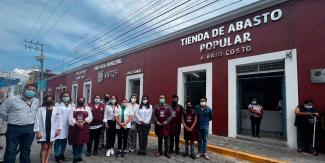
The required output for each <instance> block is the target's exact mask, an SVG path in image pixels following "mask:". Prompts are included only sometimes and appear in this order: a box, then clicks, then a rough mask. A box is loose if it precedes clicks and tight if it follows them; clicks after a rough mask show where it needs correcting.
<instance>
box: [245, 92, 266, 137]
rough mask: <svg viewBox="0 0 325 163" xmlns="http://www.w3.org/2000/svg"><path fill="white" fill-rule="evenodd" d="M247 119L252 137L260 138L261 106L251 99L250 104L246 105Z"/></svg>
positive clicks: (254, 99)
mask: <svg viewBox="0 0 325 163" xmlns="http://www.w3.org/2000/svg"><path fill="white" fill-rule="evenodd" d="M248 111H249V117H250V120H251V126H252V136H253V137H257V138H259V137H260V126H261V120H262V117H263V106H262V105H261V104H259V102H258V100H257V99H256V98H255V97H254V98H252V101H251V104H249V105H248Z"/></svg>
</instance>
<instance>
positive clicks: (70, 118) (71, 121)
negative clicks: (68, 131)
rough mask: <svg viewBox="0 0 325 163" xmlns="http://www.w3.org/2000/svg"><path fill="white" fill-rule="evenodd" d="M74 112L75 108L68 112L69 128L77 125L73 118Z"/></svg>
mask: <svg viewBox="0 0 325 163" xmlns="http://www.w3.org/2000/svg"><path fill="white" fill-rule="evenodd" d="M74 110H75V108H72V109H71V110H70V112H69V116H68V121H69V124H70V125H71V126H74V125H75V124H76V123H77V121H76V119H75V118H74V117H73V112H74Z"/></svg>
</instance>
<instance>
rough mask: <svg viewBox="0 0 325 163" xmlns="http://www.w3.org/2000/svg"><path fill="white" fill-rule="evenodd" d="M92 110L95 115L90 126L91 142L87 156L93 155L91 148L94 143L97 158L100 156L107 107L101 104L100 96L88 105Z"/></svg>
mask: <svg viewBox="0 0 325 163" xmlns="http://www.w3.org/2000/svg"><path fill="white" fill-rule="evenodd" d="M88 106H89V107H90V109H91V113H92V115H93V121H92V122H91V123H90V126H89V141H88V143H87V154H86V155H87V156H90V155H91V147H92V144H93V142H94V152H93V155H94V156H96V155H97V154H98V146H99V139H100V134H101V131H102V127H103V118H104V110H105V105H104V104H103V103H101V102H100V96H98V95H96V96H95V97H94V100H93V102H92V103H91V104H89V105H88Z"/></svg>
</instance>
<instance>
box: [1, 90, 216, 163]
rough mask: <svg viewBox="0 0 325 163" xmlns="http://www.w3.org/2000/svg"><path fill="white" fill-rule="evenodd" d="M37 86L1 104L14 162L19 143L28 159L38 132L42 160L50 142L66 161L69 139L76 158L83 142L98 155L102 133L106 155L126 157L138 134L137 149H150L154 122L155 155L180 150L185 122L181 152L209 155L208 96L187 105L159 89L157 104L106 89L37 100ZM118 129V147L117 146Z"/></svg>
mask: <svg viewBox="0 0 325 163" xmlns="http://www.w3.org/2000/svg"><path fill="white" fill-rule="evenodd" d="M36 92H37V86H35V85H33V84H28V85H26V87H25V88H24V90H23V91H22V92H21V94H20V95H19V96H15V97H12V98H9V99H7V100H6V101H5V102H4V103H3V104H2V105H1V107H0V118H2V119H4V120H5V121H7V122H8V129H7V132H6V150H5V157H4V162H6V163H14V162H15V160H16V154H17V149H18V152H20V158H19V159H20V162H24V163H29V162H30V151H31V149H30V148H31V145H32V142H33V140H34V136H35V137H36V138H37V143H39V144H40V145H41V150H40V162H42V163H48V162H49V158H50V156H51V153H52V147H53V148H54V157H55V160H56V162H63V161H64V160H65V159H66V158H65V156H64V154H65V149H66V146H67V144H68V143H69V144H70V145H72V149H73V162H80V161H83V159H82V151H83V147H84V145H85V144H86V145H87V153H86V156H89V157H90V156H91V155H93V156H96V155H98V149H99V145H100V143H101V141H102V142H103V141H104V138H106V141H105V143H106V145H105V147H106V149H107V152H106V156H107V157H110V156H112V155H115V156H116V157H125V156H126V153H128V152H134V151H135V150H137V147H136V146H137V137H138V143H139V146H138V153H137V154H138V155H147V144H148V136H149V131H150V128H151V125H152V124H154V129H155V134H156V135H157V136H158V151H157V153H155V154H154V156H156V157H159V156H160V155H165V156H166V157H168V158H170V154H171V153H176V154H180V146H179V140H180V133H181V125H183V126H184V139H185V152H184V153H183V156H184V157H186V156H188V155H190V156H191V157H192V158H193V159H195V158H196V157H204V158H205V159H209V157H208V155H207V136H208V130H209V122H210V121H211V120H212V109H211V108H210V107H208V106H207V105H206V102H207V99H206V98H205V97H202V98H200V105H198V106H195V107H194V106H193V105H192V102H191V101H186V106H185V108H184V107H183V106H182V105H180V104H178V97H177V96H176V95H174V96H172V104H171V105H168V104H167V103H166V97H165V96H164V95H160V96H159V100H158V104H157V105H154V106H153V105H151V104H150V102H149V97H148V96H143V97H142V98H141V100H140V102H139V103H138V102H137V99H138V97H137V95H132V96H131V97H130V99H129V100H128V99H122V100H121V101H120V102H119V101H118V98H117V96H114V95H112V96H111V95H110V94H108V93H106V94H105V95H104V97H103V100H102V98H101V96H99V95H95V96H94V97H93V99H92V102H91V103H86V101H85V98H84V97H78V98H77V101H76V105H74V104H73V103H72V101H71V100H72V99H71V95H70V93H69V92H63V93H62V94H61V95H60V99H59V103H55V98H54V97H53V96H52V95H47V96H45V97H44V100H43V104H42V105H41V106H39V100H38V99H37V98H35V94H36ZM104 133H106V134H105V135H106V137H105V136H104ZM116 135H117V150H115V148H114V147H115V138H116ZM101 139H102V140H101ZM194 141H198V155H195V153H194ZM163 144H164V151H163V150H162V149H163ZM18 146H19V148H18Z"/></svg>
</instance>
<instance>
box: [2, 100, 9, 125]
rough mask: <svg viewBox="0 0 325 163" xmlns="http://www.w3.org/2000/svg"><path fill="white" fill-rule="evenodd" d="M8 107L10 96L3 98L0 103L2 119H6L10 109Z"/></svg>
mask: <svg viewBox="0 0 325 163" xmlns="http://www.w3.org/2000/svg"><path fill="white" fill-rule="evenodd" d="M10 107H11V98H9V99H7V100H5V101H4V102H3V103H2V104H1V105H0V118H1V119H3V120H4V121H8V114H9V111H10Z"/></svg>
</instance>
